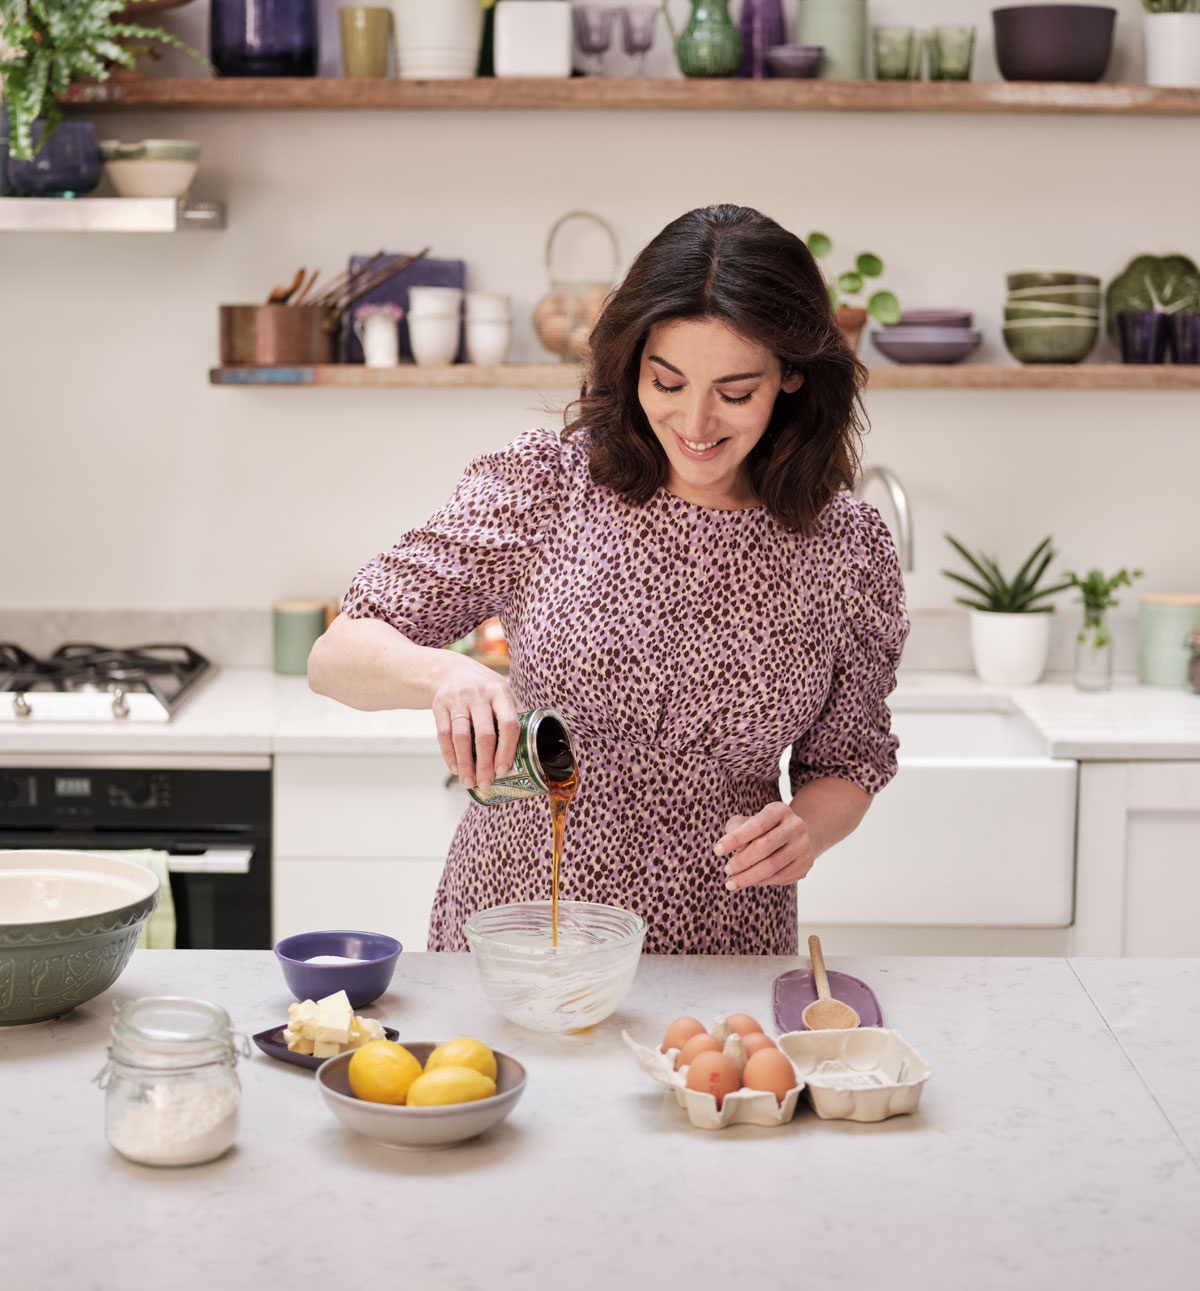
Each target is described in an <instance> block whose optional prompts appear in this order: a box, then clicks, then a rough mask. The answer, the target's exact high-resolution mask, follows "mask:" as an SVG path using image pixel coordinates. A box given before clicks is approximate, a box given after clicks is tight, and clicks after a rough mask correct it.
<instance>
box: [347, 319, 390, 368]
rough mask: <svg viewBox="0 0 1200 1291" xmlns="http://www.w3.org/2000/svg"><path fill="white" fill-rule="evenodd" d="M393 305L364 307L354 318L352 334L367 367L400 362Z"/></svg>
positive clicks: (384, 366) (379, 366)
mask: <svg viewBox="0 0 1200 1291" xmlns="http://www.w3.org/2000/svg"><path fill="white" fill-rule="evenodd" d="M394 309H395V306H385V307H383V308H380V309H364V310H363V311H362V312H361V313H357V314H356V315H355V319H354V334H355V336H357V337H358V343H359V344H360V345H361V346H362V352H363V363H364V364H366V366H367V367H369V368H394V367H395V366H396V365H397V364H398V363H399V362H400V329H399V327H398V325H397V322H398V320H397V318H396V315H395V314H394V313H393V312H392V311H393V310H394Z"/></svg>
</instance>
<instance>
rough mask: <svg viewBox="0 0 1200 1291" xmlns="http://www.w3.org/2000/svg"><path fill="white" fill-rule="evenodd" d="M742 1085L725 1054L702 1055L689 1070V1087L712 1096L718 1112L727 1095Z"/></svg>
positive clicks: (731, 1062) (730, 1060)
mask: <svg viewBox="0 0 1200 1291" xmlns="http://www.w3.org/2000/svg"><path fill="white" fill-rule="evenodd" d="M781 1056H782V1055H781ZM741 1085H742V1082H741V1081H740V1080H739V1079H738V1073H737V1068H736V1067H735V1066H734V1065H733V1060H732V1059H730V1058H726V1057H725V1055H724V1054H723V1053H702V1054H700V1056H699V1057H698V1058H696V1059H694V1060H693V1062H692V1064H691V1066H690V1067H689V1068H688V1074H687V1087H688V1088H689V1089H698V1090H700V1092H701V1093H703V1094H712V1096H713V1097H714V1098H715V1099H716V1100H717V1111H718V1112H719V1111H720V1110H721V1104H722V1103H723V1102H724V1101H725V1095H726V1094H732V1093H733V1091H734V1090H735V1089H740V1088H741Z"/></svg>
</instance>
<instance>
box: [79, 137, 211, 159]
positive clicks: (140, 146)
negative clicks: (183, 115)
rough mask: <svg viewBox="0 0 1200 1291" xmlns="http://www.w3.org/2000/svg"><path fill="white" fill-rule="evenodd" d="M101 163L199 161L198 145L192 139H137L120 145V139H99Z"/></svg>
mask: <svg viewBox="0 0 1200 1291" xmlns="http://www.w3.org/2000/svg"><path fill="white" fill-rule="evenodd" d="M99 148H100V159H101V160H102V161H199V160H200V145H199V144H198V143H196V142H195V141H194V140H192V139H139V140H138V142H137V143H122V142H121V141H120V139H101V141H100V143H99Z"/></svg>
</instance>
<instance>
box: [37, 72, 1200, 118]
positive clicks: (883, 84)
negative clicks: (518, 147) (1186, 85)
mask: <svg viewBox="0 0 1200 1291" xmlns="http://www.w3.org/2000/svg"><path fill="white" fill-rule="evenodd" d="M62 101H63V103H65V104H68V105H71V106H75V107H87V108H89V109H91V110H93V111H94V110H96V109H100V108H122V109H126V108H156V109H158V108H178V109H214V108H216V109H237V110H246V109H271V108H274V109H287V108H292V109H296V108H301V109H302V108H351V109H352V108H396V109H408V110H426V109H429V110H432V109H439V108H444V109H466V110H476V111H486V110H495V109H498V108H507V109H539V108H540V109H545V110H550V111H561V110H563V109H569V108H577V109H595V108H600V109H634V110H639V109H656V110H658V109H679V110H684V111H687V110H706V109H708V110H720V111H729V110H734V109H738V110H748V111H780V112H804V111H808V112H1077V113H1109V114H1117V115H1134V116H1196V115H1200V89H1173V88H1163V87H1160V86H1153V85H1116V84H1098V85H1085V84H1075V83H1067V82H1057V81H1055V82H1040V81H1039V82H1033V81H1028V82H1026V81H821V80H743V79H741V78H725V79H714V80H706V79H704V80H684V79H682V78H675V79H662V80H649V79H647V80H643V79H640V78H636V77H619V78H618V77H612V78H606V77H591V76H575V77H570V78H565V79H561V80H560V79H552V78H544V79H543V78H539V77H530V78H526V77H512V78H505V77H502V78H494V77H474V78H470V79H464V80H444V81H442V80H436V81H418V80H408V79H401V78H399V77H388V78H382V79H379V80H362V79H349V78H345V77H313V78H307V77H260V78H246V79H239V78H234V77H230V78H224V77H221V78H205V77H194V78H170V77H149V76H147V77H141V78H134V79H131V80H124V79H123V80H119V81H117V80H111V81H106V82H104V84H102V85H73V86H71V88H70V89H69V90H68V91H67V93H66V94H65V95H64V96H63V99H62Z"/></svg>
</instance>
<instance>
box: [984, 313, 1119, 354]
mask: <svg viewBox="0 0 1200 1291" xmlns="http://www.w3.org/2000/svg"><path fill="white" fill-rule="evenodd" d="M1003 330H1004V344H1005V345H1006V346H1007V347H1008V352H1009V353H1010V354H1011V355H1012V356H1013V358H1014V359H1016V360H1017V361H1018V362H1020V363H1081V362H1082V361H1083V360H1084V359H1086V358H1087V356H1088V355H1089V354H1090V353H1091V352H1092V348H1093V347H1094V346H1095V344H1096V340H1097V338H1098V337H1099V335H1100V325H1099V323H1098V322H1087V323H1077V322H1072V321H1071V320H1070V319H1060V318H1047V319H1023V320H1021V321H1019V322H1012V323H1005V324H1004V328H1003Z"/></svg>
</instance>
